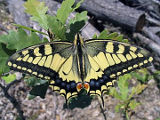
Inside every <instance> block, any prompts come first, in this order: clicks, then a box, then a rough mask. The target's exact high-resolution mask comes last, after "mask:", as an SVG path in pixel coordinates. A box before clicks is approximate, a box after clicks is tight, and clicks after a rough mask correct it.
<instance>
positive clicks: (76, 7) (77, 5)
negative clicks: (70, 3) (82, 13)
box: [72, 0, 84, 12]
mask: <svg viewBox="0 0 160 120" xmlns="http://www.w3.org/2000/svg"><path fill="white" fill-rule="evenodd" d="M83 1H84V0H81V1H79V2H78V3H77V4H76V6H75V7H74V8H73V10H72V12H73V11H75V10H76V9H78V8H79V7H80V6H81V3H83Z"/></svg>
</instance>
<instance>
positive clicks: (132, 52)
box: [84, 40, 153, 96]
mask: <svg viewBox="0 0 160 120" xmlns="http://www.w3.org/2000/svg"><path fill="white" fill-rule="evenodd" d="M85 50H86V54H85V58H84V59H85V60H84V61H85V64H86V67H85V71H87V72H86V73H87V75H86V77H85V79H84V82H87V83H88V84H89V86H90V89H89V90H88V92H89V94H98V95H99V96H102V94H103V92H104V91H107V88H108V87H109V86H112V85H113V84H114V81H115V80H116V77H118V76H120V75H123V74H125V73H128V72H130V71H133V70H135V69H138V68H140V67H147V66H149V65H150V64H151V61H152V60H153V58H152V57H150V56H149V55H148V53H147V52H146V51H145V50H143V49H141V48H138V47H135V46H131V45H129V44H126V43H120V42H117V41H112V40H87V41H86V42H85Z"/></svg>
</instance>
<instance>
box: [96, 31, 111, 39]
mask: <svg viewBox="0 0 160 120" xmlns="http://www.w3.org/2000/svg"><path fill="white" fill-rule="evenodd" d="M107 38H108V31H107V30H103V31H102V32H101V33H100V35H99V36H98V38H97V39H107Z"/></svg>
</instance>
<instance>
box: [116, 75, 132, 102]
mask: <svg viewBox="0 0 160 120" xmlns="http://www.w3.org/2000/svg"><path fill="white" fill-rule="evenodd" d="M128 79H131V75H130V74H126V75H124V76H120V77H119V80H118V87H119V90H120V94H121V99H122V100H126V99H127V96H128V92H129V89H128Z"/></svg>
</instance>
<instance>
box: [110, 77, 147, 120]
mask: <svg viewBox="0 0 160 120" xmlns="http://www.w3.org/2000/svg"><path fill="white" fill-rule="evenodd" d="M131 78H132V76H131V74H126V75H124V76H121V77H119V80H118V82H117V84H118V90H117V89H116V88H111V89H110V95H112V96H113V97H115V98H116V99H118V100H119V101H120V102H119V103H118V104H117V105H116V107H115V111H116V112H122V113H124V114H125V116H126V118H127V119H129V115H128V114H129V111H130V112H132V111H133V110H134V109H135V108H136V107H137V106H138V105H139V104H140V103H138V102H136V101H135V100H134V96H136V95H138V94H140V93H141V92H142V91H143V90H144V89H145V88H146V87H147V85H144V84H140V83H139V84H138V85H137V86H135V87H132V89H131V90H130V88H129V84H128V80H129V79H131Z"/></svg>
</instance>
